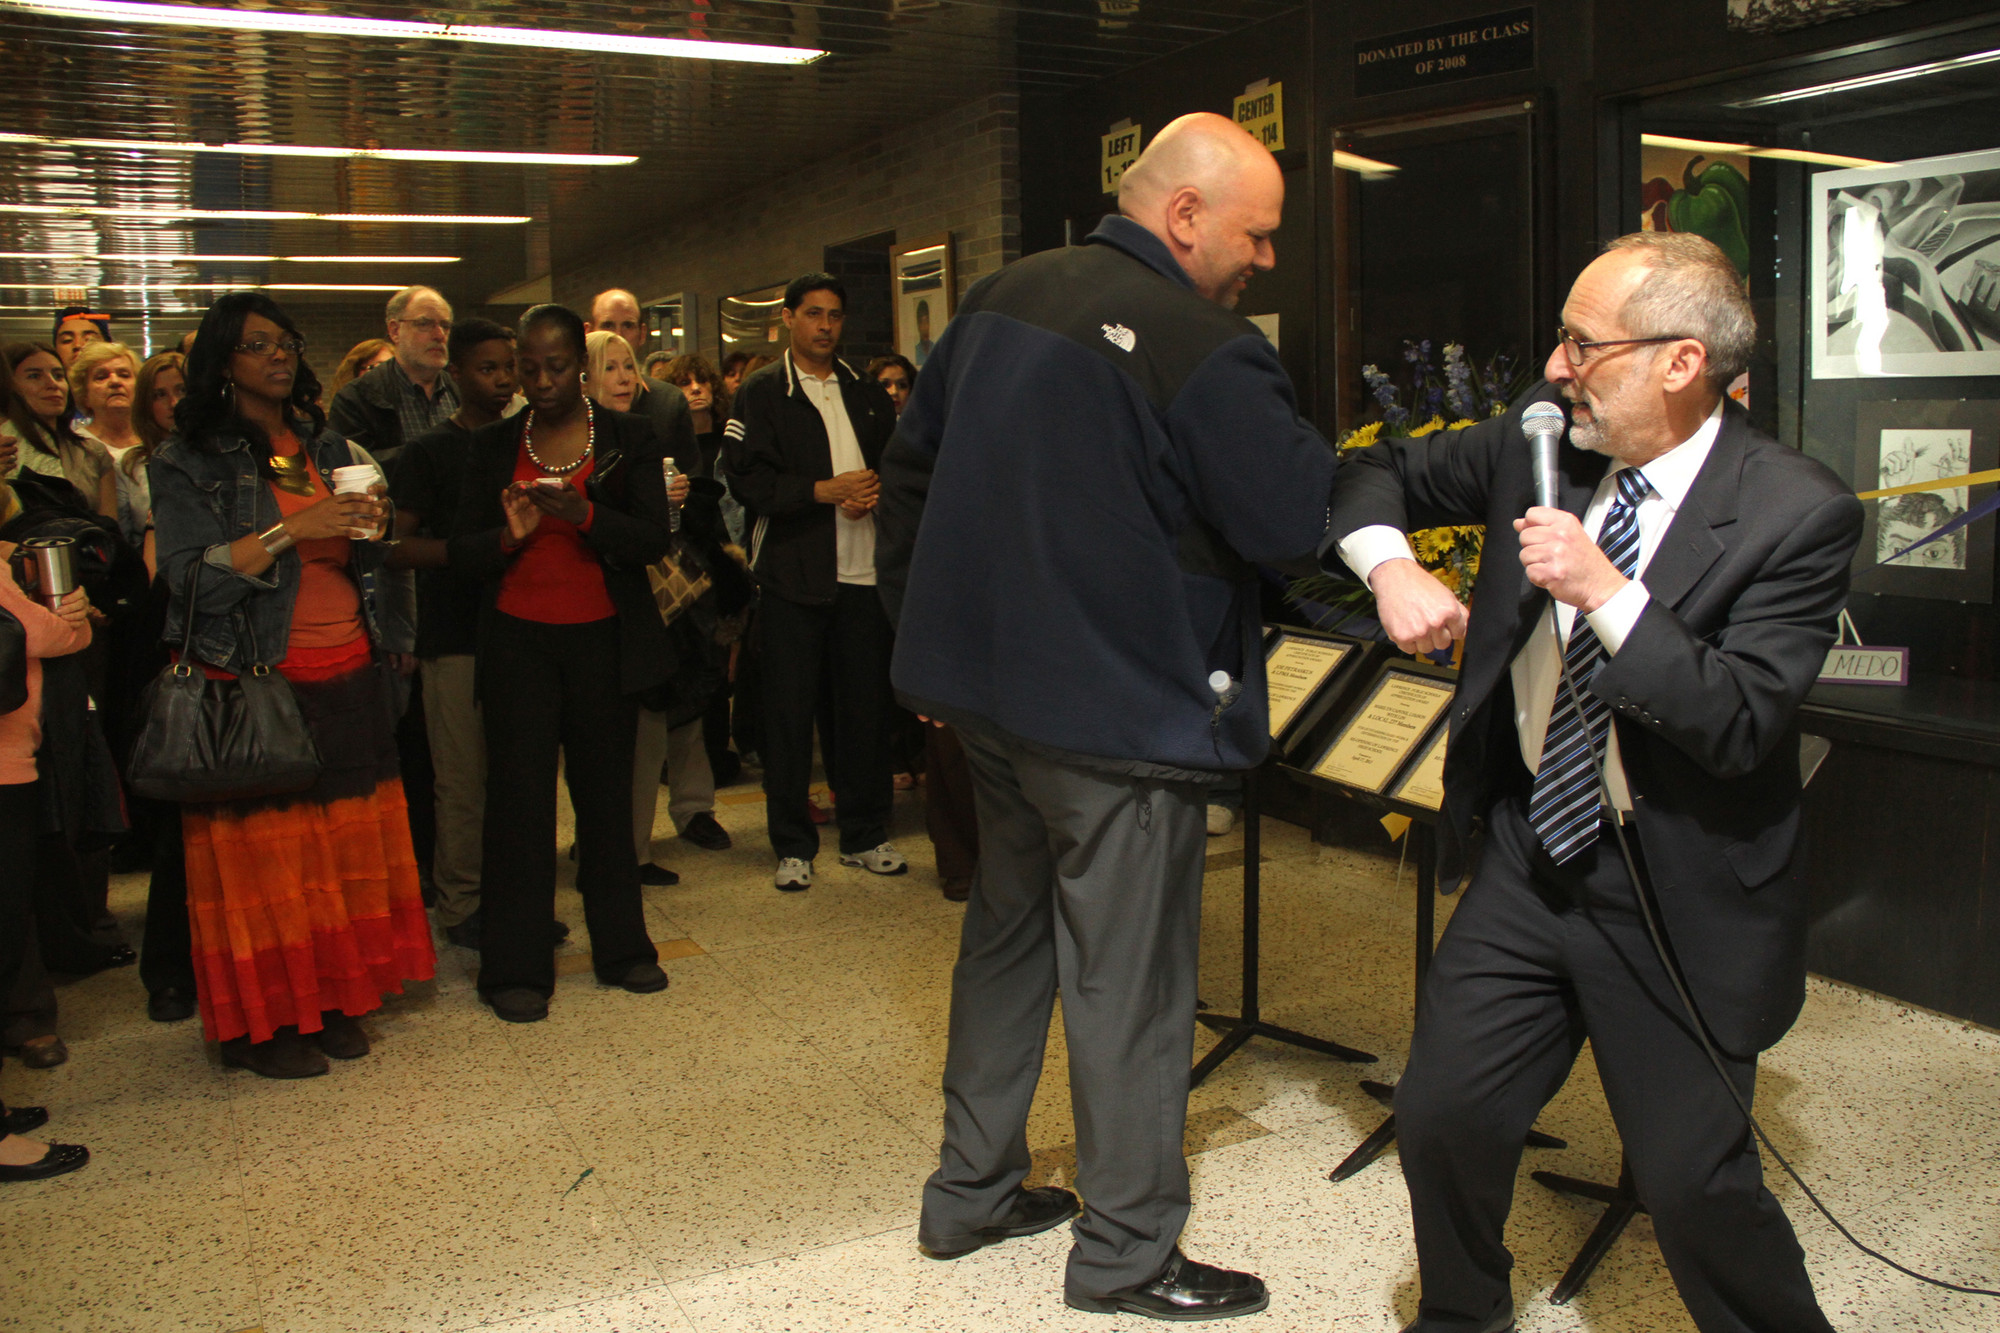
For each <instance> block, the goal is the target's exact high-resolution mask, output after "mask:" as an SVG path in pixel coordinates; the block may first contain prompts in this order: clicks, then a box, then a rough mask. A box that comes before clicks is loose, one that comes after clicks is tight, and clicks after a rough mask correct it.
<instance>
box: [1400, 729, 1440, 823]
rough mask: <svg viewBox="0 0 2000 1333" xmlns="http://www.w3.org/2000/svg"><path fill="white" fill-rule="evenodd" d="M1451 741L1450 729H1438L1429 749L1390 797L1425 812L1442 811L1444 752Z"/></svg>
mask: <svg viewBox="0 0 2000 1333" xmlns="http://www.w3.org/2000/svg"><path fill="white" fill-rule="evenodd" d="M1450 740H1451V728H1449V727H1439V728H1438V729H1437V735H1436V736H1435V737H1434V738H1433V739H1432V740H1431V747H1430V749H1428V750H1426V751H1424V757H1423V758H1421V759H1419V760H1417V762H1416V764H1415V766H1414V767H1412V768H1411V769H1410V771H1409V773H1408V774H1406V775H1405V776H1404V778H1403V780H1402V781H1401V782H1399V783H1397V784H1396V790H1395V791H1393V792H1391V793H1390V795H1391V796H1393V797H1395V798H1396V799H1397V800H1399V801H1408V802H1409V803H1410V804H1411V805H1420V806H1422V807H1423V808H1424V809H1426V810H1442V809H1444V751H1445V746H1446V744H1447V743H1449V742H1450Z"/></svg>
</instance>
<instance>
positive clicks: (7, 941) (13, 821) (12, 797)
mask: <svg viewBox="0 0 2000 1333" xmlns="http://www.w3.org/2000/svg"><path fill="white" fill-rule="evenodd" d="M40 814H41V801H40V799H39V796H38V793H37V790H36V784H35V783H32V782H12V783H7V784H5V785H4V786H0V866H5V867H7V873H6V874H4V875H0V996H4V995H7V994H8V993H10V992H11V991H12V990H13V989H14V979H15V977H16V976H18V975H19V973H20V971H21V961H22V959H23V957H24V956H25V954H26V953H27V948H28V937H29V935H28V932H29V927H30V926H31V925H32V924H33V922H34V919H35V908H34V902H33V899H32V897H31V890H30V889H29V887H28V886H29V884H30V882H31V881H32V880H33V879H34V872H35V826H36V824H37V822H38V820H39V816H40ZM6 1110H7V1107H6V1105H5V1103H0V1114H4V1113H5V1112H6Z"/></svg>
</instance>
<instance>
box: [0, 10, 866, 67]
mask: <svg viewBox="0 0 2000 1333" xmlns="http://www.w3.org/2000/svg"><path fill="white" fill-rule="evenodd" d="M0 9H12V10H18V11H20V12H23V13H28V14H46V15H52V16H54V17H57V18H83V19H114V20H118V21H120V22H124V23H164V24H171V25H174V26H179V27H190V28H222V29H226V30H228V31H230V32H243V31H246V30H249V31H257V32H288V33H316V34H319V35H322V36H329V37H382V38H387V39H389V40H392V41H399V42H408V41H432V42H475V43H479V44H482V45H486V46H512V47H527V48H529V49H532V50H538V51H540V50H548V49H551V48H553V49H557V50H563V51H590V52H595V53H598V54H602V55H640V56H659V57H663V58H667V59H680V60H738V61H746V62H748V63H750V64H754V65H807V64H811V63H812V62H813V61H815V60H818V59H819V58H820V57H821V56H823V55H825V54H827V53H826V52H825V51H823V50H820V49H819V48H817V47H809V46H760V45H756V44H753V43H750V42H709V41H696V40H693V39H690V38H685V37H635V36H633V35H632V34H630V33H622V32H565V31H562V30H560V29H555V28H494V27H485V26H482V25H478V24H459V23H410V22H406V21H404V20H400V19H376V18H350V17H347V16H344V15H340V14H313V13H305V12H300V11H298V10H279V9H220V8H214V7H210V6H206V5H158V4H133V3H127V2H126V0H0Z"/></svg>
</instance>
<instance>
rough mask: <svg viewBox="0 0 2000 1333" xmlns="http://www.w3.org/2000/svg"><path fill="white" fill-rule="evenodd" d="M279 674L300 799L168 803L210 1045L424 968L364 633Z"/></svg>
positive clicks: (391, 752)
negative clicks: (306, 738)
mask: <svg viewBox="0 0 2000 1333" xmlns="http://www.w3.org/2000/svg"><path fill="white" fill-rule="evenodd" d="M278 670H279V671H280V672H282V673H283V674H284V676H285V678H286V679H287V680H288V681H290V682H291V685H292V689H293V692H294V693H295V694H296V695H297V696H298V700H299V709H300V711H301V712H302V713H303V714H304V716H305V720H306V726H307V729H308V730H310V731H311V732H312V736H313V740H314V742H315V743H316V744H317V745H318V746H319V751H320V757H321V759H322V760H323V761H324V764H325V769H324V772H323V773H322V774H321V777H320V780H319V782H318V783H317V784H316V785H315V786H314V787H312V788H311V789H310V790H308V791H304V792H300V793H297V794H295V795H290V796H278V797H270V798H264V799H259V800H250V801H227V802H219V803H215V804H207V805H188V806H185V807H183V812H182V824H183V830H184V832H185V835H186V841H187V880H188V917H189V922H190V924H191V926H192V928H193V933H194V962H195V971H196V976H197V982H198V984H197V986H196V992H197V994H198V996H199V997H200V1001H201V1020H202V1026H203V1028H204V1029H205V1030H206V1033H207V1035H208V1038H209V1039H210V1040H211V1041H227V1040H229V1039H230V1038H233V1037H241V1036H246V1035H247V1036H248V1037H249V1038H250V1039H251V1040H252V1041H268V1040H270V1038H271V1036H272V1034H273V1033H274V1032H275V1031H276V1030H277V1029H278V1028H280V1027H284V1026H286V1025H291V1026H294V1027H296V1028H297V1029H298V1030H299V1031H301V1032H317V1031H318V1030H319V1029H320V1027H321V1020H320V1014H321V1012H322V1011H325V1010H334V1009H337V1010H339V1011H340V1012H342V1013H344V1014H349V1015H354V1016H359V1015H361V1014H365V1013H368V1012H370V1011H371V1010H374V1009H376V1008H379V1007H380V1006H381V1003H382V997H383V996H384V995H385V994H391V993H397V992H400V991H401V990H402V988H403V983H404V982H405V981H422V980H426V979H428V978H429V977H430V976H431V975H432V974H433V972H434V971H435V968H436V959H435V957H434V955H433V952H432V947H431V932H430V923H429V921H428V919H427V918H426V917H425V915H424V906H423V895H422V891H421V889H420V888H419V887H418V883H417V864H416V855H415V853H414V852H413V851H412V850H411V847H410V825H409V817H408V813H407V808H406V806H405V804H404V800H403V784H402V779H401V777H400V776H399V774H398V768H397V756H396V741H395V726H394V718H393V715H392V713H391V711H390V705H389V698H388V691H387V682H386V681H385V680H384V679H383V677H382V675H381V673H380V671H379V669H378V668H377V667H376V666H375V665H374V663H373V661H372V660H371V654H370V651H369V647H368V640H367V639H366V638H365V637H363V638H361V639H358V640H356V641H355V642H353V643H351V644H347V645H343V646H341V647H338V648H325V649H294V650H293V651H292V652H291V653H290V654H289V655H288V656H287V657H286V660H285V661H284V662H283V663H281V664H280V665H279V667H278Z"/></svg>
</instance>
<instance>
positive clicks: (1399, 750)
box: [1312, 666, 1456, 794]
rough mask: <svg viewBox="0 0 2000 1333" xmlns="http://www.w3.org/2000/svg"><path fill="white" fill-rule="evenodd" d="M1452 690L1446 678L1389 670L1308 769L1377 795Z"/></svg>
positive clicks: (1438, 714)
mask: <svg viewBox="0 0 2000 1333" xmlns="http://www.w3.org/2000/svg"><path fill="white" fill-rule="evenodd" d="M1455 688H1456V682H1454V681H1453V680H1451V679H1449V678H1441V677H1439V676H1436V675H1431V674H1428V673H1421V672H1417V671H1414V670H1411V669H1409V668H1407V667H1401V666H1391V667H1389V668H1388V669H1387V670H1385V671H1384V672H1383V673H1382V676H1381V678H1380V679H1379V680H1377V681H1376V682H1375V685H1374V687H1373V688H1372V689H1371V690H1369V692H1368V694H1367V696H1366V697H1365V698H1364V699H1363V700H1362V702H1361V706H1360V707H1359V708H1357V709H1355V710H1354V714H1353V716H1351V717H1350V718H1349V719H1348V720H1347V723H1346V725H1344V726H1343V727H1341V729H1340V731H1339V733H1338V734H1337V735H1335V736H1334V738H1333V742H1332V743H1331V744H1330V745H1328V746H1327V747H1326V752H1325V753H1324V754H1323V755H1321V756H1320V760H1319V762H1318V763H1317V764H1314V765H1313V769H1312V771H1313V774H1314V775H1315V776H1317V777H1322V778H1325V779H1327V780H1328V781H1329V782H1337V783H1339V784H1340V785H1342V786H1343V787H1356V788H1359V789H1360V790H1362V791H1369V792H1376V793H1378V794H1379V793H1380V792H1381V791H1382V789H1383V788H1385V787H1387V786H1388V785H1389V782H1390V780H1391V779H1392V778H1394V777H1395V776H1396V774H1397V773H1398V772H1400V771H1401V770H1402V768H1403V766H1404V765H1405V764H1407V763H1408V762H1409V761H1410V757H1411V756H1412V755H1414V754H1415V753H1416V751H1417V749H1418V747H1419V746H1421V745H1422V744H1423V743H1424V740H1425V738H1426V737H1428V736H1429V735H1430V732H1431V728H1432V726H1433V725H1435V724H1436V722H1437V720H1438V718H1440V717H1442V716H1443V715H1444V711H1445V709H1446V708H1448V707H1450V705H1451V696H1452V691H1453V690H1454V689H1455Z"/></svg>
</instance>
